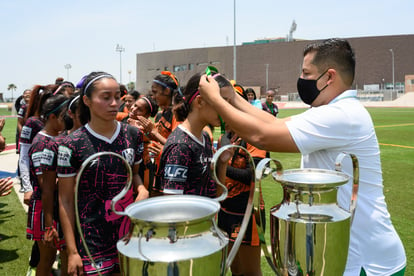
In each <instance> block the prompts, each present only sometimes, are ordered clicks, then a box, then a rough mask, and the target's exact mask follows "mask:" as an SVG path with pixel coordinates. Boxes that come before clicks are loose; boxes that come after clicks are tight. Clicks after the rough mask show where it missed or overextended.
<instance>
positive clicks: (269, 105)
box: [262, 90, 279, 117]
mask: <svg viewBox="0 0 414 276" xmlns="http://www.w3.org/2000/svg"><path fill="white" fill-rule="evenodd" d="M274 99H275V91H273V90H267V91H266V101H265V102H264V103H262V109H263V110H264V111H267V112H269V113H270V114H272V115H273V116H275V117H277V114H278V113H279V109H278V108H277V105H276V104H274V103H273V100H274Z"/></svg>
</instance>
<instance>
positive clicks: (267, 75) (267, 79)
mask: <svg viewBox="0 0 414 276" xmlns="http://www.w3.org/2000/svg"><path fill="white" fill-rule="evenodd" d="M265 66H266V91H267V90H269V64H265ZM266 91H265V92H266Z"/></svg>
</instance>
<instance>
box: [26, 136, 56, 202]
mask: <svg viewBox="0 0 414 276" xmlns="http://www.w3.org/2000/svg"><path fill="white" fill-rule="evenodd" d="M53 138H54V137H53V136H50V135H47V134H46V133H45V132H43V131H39V132H38V133H37V134H36V136H35V137H34V138H33V141H32V145H31V146H30V149H29V164H30V182H31V184H32V187H33V195H32V199H35V200H40V199H41V196H42V191H41V189H40V186H39V182H38V179H37V176H38V175H41V174H42V173H43V171H42V166H41V162H42V159H43V152H44V151H45V150H46V149H47V146H48V144H49V142H50V140H53Z"/></svg>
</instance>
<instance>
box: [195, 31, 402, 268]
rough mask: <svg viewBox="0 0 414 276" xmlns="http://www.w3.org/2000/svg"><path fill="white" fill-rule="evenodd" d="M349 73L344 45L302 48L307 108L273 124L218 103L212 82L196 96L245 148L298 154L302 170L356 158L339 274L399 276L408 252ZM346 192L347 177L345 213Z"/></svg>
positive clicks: (235, 103) (351, 64)
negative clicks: (343, 156) (352, 206)
mask: <svg viewBox="0 0 414 276" xmlns="http://www.w3.org/2000/svg"><path fill="white" fill-rule="evenodd" d="M354 74H355V56H354V52H353V50H352V48H351V46H350V45H349V43H348V42H347V41H346V40H342V39H329V40H325V41H323V42H319V43H315V44H310V45H308V46H307V47H306V48H305V50H304V59H303V65H302V74H301V76H300V78H299V79H298V82H297V88H298V93H299V96H300V97H301V99H302V100H303V101H304V102H305V103H307V104H309V105H310V106H311V107H312V108H310V109H309V110H307V111H305V112H303V113H302V114H299V115H296V116H292V117H290V118H285V119H276V118H275V117H273V116H272V115H270V114H268V113H267V112H264V111H258V110H257V108H254V107H252V106H251V105H250V104H248V103H247V102H246V101H244V100H243V99H242V98H241V97H239V96H237V95H235V96H234V98H233V99H231V101H230V103H229V102H227V101H226V100H224V99H222V98H221V97H220V93H219V90H218V86H217V84H216V83H215V81H214V79H212V78H208V79H206V77H202V79H201V81H200V93H201V95H202V97H203V98H204V99H206V100H207V102H209V103H210V104H211V105H213V106H214V107H215V109H216V111H217V112H218V113H219V114H220V116H221V117H222V118H223V120H224V121H225V122H226V123H228V124H229V125H230V126H231V127H232V129H233V130H234V131H235V132H236V133H237V134H238V135H239V136H240V137H242V138H243V139H244V140H246V141H247V142H248V143H250V144H252V145H254V146H256V147H259V148H261V149H264V150H268V151H274V152H300V153H301V154H302V161H301V164H302V167H303V168H321V169H329V170H334V164H335V158H336V157H337V155H338V154H339V153H340V152H348V153H353V154H355V155H356V156H357V158H358V161H359V170H360V179H359V192H358V200H357V208H356V212H355V216H354V220H353V224H352V227H351V240H350V245H349V250H348V260H347V265H346V270H345V273H344V275H350V276H355V275H404V271H405V266H406V257H405V251H404V247H403V245H402V242H401V240H400V238H399V236H398V234H397V232H396V231H395V229H394V227H393V225H392V223H391V219H390V214H389V212H388V210H387V205H386V203H385V198H384V194H383V184H382V171H381V161H380V150H379V145H378V141H377V137H376V134H375V130H374V126H373V123H372V119H371V117H370V115H369V113H368V112H367V110H366V109H365V108H364V106H363V105H362V104H361V103H360V102H359V101H358V99H357V98H356V95H357V92H356V91H355V90H350V88H351V86H352V82H353V80H354ZM275 141H276V142H275ZM345 163H348V162H344V166H343V171H344V172H345V173H346V174H348V175H350V176H352V166H351V165H350V164H349V165H348V164H345ZM349 163H351V162H349ZM351 190H352V179H351V180H350V182H349V183H348V184H346V185H344V186H342V187H341V188H340V190H339V192H338V202H339V204H340V205H341V206H342V207H343V208H345V209H348V208H349V203H350V199H351Z"/></svg>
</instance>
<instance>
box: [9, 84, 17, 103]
mask: <svg viewBox="0 0 414 276" xmlns="http://www.w3.org/2000/svg"><path fill="white" fill-rule="evenodd" d="M16 89H17V86H16V85H15V84H13V83H11V84H9V86H8V87H7V90H8V91H10V90H11V92H12V99H11V100H12V102H13V101H14V100H13V92H14V91H16Z"/></svg>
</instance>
